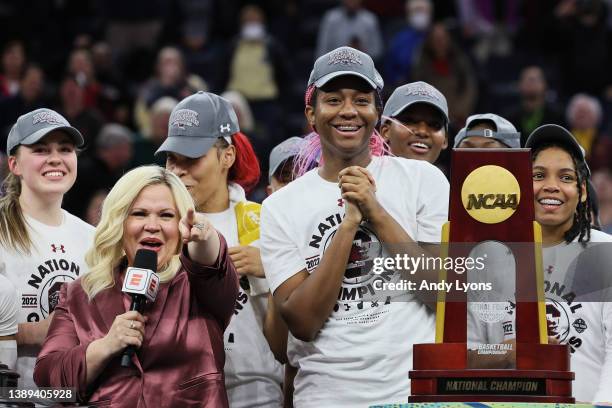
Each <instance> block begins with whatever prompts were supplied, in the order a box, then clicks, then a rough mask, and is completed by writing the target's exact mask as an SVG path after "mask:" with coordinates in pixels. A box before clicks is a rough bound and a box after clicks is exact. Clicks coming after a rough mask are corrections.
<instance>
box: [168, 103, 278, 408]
mask: <svg viewBox="0 0 612 408" xmlns="http://www.w3.org/2000/svg"><path fill="white" fill-rule="evenodd" d="M160 152H166V153H167V159H166V168H167V169H168V170H170V171H171V172H173V173H174V174H176V175H177V176H179V178H180V179H181V181H182V182H183V183H184V184H185V186H186V187H187V189H188V190H189V192H190V193H191V195H192V197H193V199H194V202H195V206H196V209H197V210H198V211H199V212H201V213H204V214H205V215H206V216H207V218H208V219H209V220H210V222H211V223H212V225H213V226H214V227H215V228H216V229H217V230H218V231H219V232H221V234H223V236H224V237H225V239H226V241H227V244H228V246H229V251H228V253H229V256H230V258H231V259H232V261H233V263H234V265H235V266H236V271H237V272H238V274H239V275H241V279H240V283H241V287H242V288H241V290H240V291H239V294H238V300H237V301H236V307H235V310H234V315H233V317H232V320H231V322H230V324H229V326H228V327H227V329H226V330H225V334H224V345H225V353H226V360H225V369H224V371H225V385H226V388H227V395H228V399H229V405H230V406H231V407H232V408H241V407H243V408H247V407H281V406H282V401H283V395H282V390H281V386H280V384H281V382H282V373H281V367H280V364H278V363H277V362H276V360H275V359H274V355H273V354H272V351H271V350H270V346H269V345H268V343H267V341H266V337H265V336H264V333H263V329H264V321H265V319H266V305H267V299H268V294H269V288H268V285H267V283H266V280H265V276H264V272H263V267H262V264H261V259H260V256H259V249H258V247H257V244H258V241H259V212H260V205H259V204H257V203H253V202H249V201H247V200H246V198H245V192H248V191H249V190H250V189H252V188H253V187H255V185H256V184H257V181H258V180H259V162H258V160H257V157H256V156H255V152H254V151H253V147H252V146H251V143H250V142H249V140H248V139H247V137H246V136H245V135H244V134H243V133H241V132H240V129H239V127H238V118H237V116H236V113H235V112H234V109H233V108H232V105H231V104H230V102H229V101H227V100H226V99H224V98H221V97H220V96H217V95H215V94H212V93H208V92H198V93H196V94H194V95H191V96H188V97H187V98H185V99H183V100H182V101H181V102H180V103H179V104H178V105H177V106H176V107H175V108H174V110H173V111H172V114H171V115H170V120H169V123H168V138H167V139H166V141H165V142H164V143H163V144H162V145H161V147H160V148H159V150H158V151H157V153H160ZM269 318H270V319H272V316H270V317H269ZM285 336H286V332H285Z"/></svg>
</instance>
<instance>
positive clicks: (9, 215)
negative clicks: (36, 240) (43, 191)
mask: <svg viewBox="0 0 612 408" xmlns="http://www.w3.org/2000/svg"><path fill="white" fill-rule="evenodd" d="M20 195H21V178H20V177H19V176H16V175H15V174H13V173H9V174H8V175H7V176H6V178H5V179H4V181H3V182H2V197H1V198H0V245H2V246H3V247H5V248H9V249H12V250H13V251H15V252H22V253H24V254H30V252H31V251H30V249H31V247H32V239H31V238H30V235H29V234H28V227H27V223H26V219H25V217H24V216H23V211H22V210H21V205H20V204H19V196H20Z"/></svg>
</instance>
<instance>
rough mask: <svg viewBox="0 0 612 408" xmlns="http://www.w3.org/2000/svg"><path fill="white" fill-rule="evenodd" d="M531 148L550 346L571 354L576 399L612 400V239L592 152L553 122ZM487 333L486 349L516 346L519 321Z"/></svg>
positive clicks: (510, 319) (530, 142) (536, 133)
mask: <svg viewBox="0 0 612 408" xmlns="http://www.w3.org/2000/svg"><path fill="white" fill-rule="evenodd" d="M525 147H527V148H531V158H532V168H533V170H532V175H533V193H534V206H535V219H536V221H537V222H538V223H539V224H540V225H541V227H542V244H543V250H542V257H543V262H542V265H543V270H544V294H545V296H546V318H547V326H548V337H549V341H552V342H556V343H561V344H567V345H568V346H569V348H570V351H571V366H572V367H571V368H572V371H574V372H575V374H576V378H575V380H574V382H573V385H572V394H573V396H574V397H575V398H576V401H581V402H604V401H608V402H610V401H612V390H611V388H610V384H611V383H612V325H611V324H610V322H612V303H611V302H609V300H610V296H609V293H607V292H606V290H607V288H609V287H610V286H609V285H610V279H609V278H608V276H609V271H610V267H611V266H612V263H611V262H610V261H611V258H610V255H609V254H610V252H611V251H610V248H612V247H610V245H611V243H612V236H610V235H608V234H605V233H603V232H601V231H598V230H596V229H593V228H592V227H591V222H592V220H591V208H590V202H591V201H590V197H589V192H588V189H587V180H588V178H589V177H590V170H589V167H588V165H587V163H586V160H585V156H584V150H583V149H582V147H581V146H580V145H579V144H578V142H577V141H576V139H575V138H574V136H573V135H572V134H571V133H570V132H569V131H568V130H566V129H565V128H563V127H561V126H558V125H552V124H549V125H542V126H540V127H538V128H537V129H536V130H534V131H533V132H532V133H531V135H530V136H529V138H528V139H527V141H526V143H525ZM602 289H603V292H600V291H601V290H602ZM602 296H603V298H602ZM486 333H487V334H486V337H488V338H487V340H486V341H484V343H500V342H502V341H503V342H507V343H514V341H515V338H516V328H515V326H514V318H513V316H509V317H508V321H504V324H503V327H502V325H501V323H500V324H495V325H489V327H488V328H487V331H486ZM511 356H513V354H509V355H508V357H511Z"/></svg>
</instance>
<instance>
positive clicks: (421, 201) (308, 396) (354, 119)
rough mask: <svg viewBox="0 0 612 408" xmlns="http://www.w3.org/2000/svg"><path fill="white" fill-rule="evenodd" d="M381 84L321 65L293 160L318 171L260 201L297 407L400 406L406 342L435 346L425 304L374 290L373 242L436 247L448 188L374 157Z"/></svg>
mask: <svg viewBox="0 0 612 408" xmlns="http://www.w3.org/2000/svg"><path fill="white" fill-rule="evenodd" d="M382 86H383V82H382V79H381V77H380V75H379V74H378V72H377V71H376V68H375V67H374V63H373V61H372V59H371V58H370V56H368V55H367V54H364V53H363V52H360V51H358V50H355V49H353V48H350V47H341V48H338V49H335V50H333V51H331V52H329V53H328V54H325V55H323V56H321V57H319V58H318V59H317V61H316V62H315V64H314V68H313V70H312V73H311V75H310V79H309V81H308V89H307V91H306V98H305V99H306V108H305V114H306V118H307V120H308V122H309V124H310V126H311V127H312V129H313V130H314V133H313V134H312V135H310V136H309V138H308V139H307V141H306V142H305V144H304V146H303V147H302V148H301V149H300V152H299V153H298V155H297V160H296V161H297V167H298V169H304V168H308V167H309V166H311V165H312V163H313V162H314V161H319V163H320V166H319V167H317V168H315V169H313V170H310V171H308V172H306V173H305V174H303V175H302V176H301V177H299V178H297V179H296V180H295V181H293V182H292V183H290V184H289V185H287V186H286V187H284V188H282V189H281V190H279V191H277V192H275V193H274V194H272V195H271V196H270V197H268V198H267V199H266V200H265V201H264V203H263V207H262V216H261V220H262V221H261V252H262V261H263V265H264V270H265V272H266V278H267V279H268V282H269V284H270V287H271V289H272V291H273V295H274V301H275V304H276V306H277V308H278V309H279V311H280V314H281V316H282V317H283V318H284V320H285V322H286V323H287V325H288V327H289V330H290V336H289V341H288V347H287V348H288V350H287V352H288V358H289V362H290V364H291V365H293V366H295V367H298V370H299V371H298V374H297V376H296V378H295V383H294V384H295V393H294V399H293V401H294V405H295V406H296V407H320V406H333V407H366V406H369V405H372V404H376V403H400V402H405V401H406V400H407V398H408V395H409V394H410V383H409V380H408V376H407V373H408V371H409V370H410V367H411V362H412V344H413V343H420V342H429V341H432V340H433V334H434V320H433V314H432V313H431V311H430V310H428V309H427V307H426V306H425V305H424V304H423V303H422V302H420V301H419V300H417V299H415V298H414V296H413V295H412V294H410V293H408V292H404V291H398V292H396V293H394V295H393V296H383V295H382V294H381V293H380V291H379V292H377V290H376V289H375V287H377V284H376V283H375V281H377V280H378V279H380V278H379V277H378V276H377V275H375V274H374V273H373V272H372V263H373V261H374V258H376V257H380V256H383V252H382V248H381V245H380V243H381V242H385V243H402V244H405V243H413V244H415V243H417V242H419V243H435V242H439V241H440V231H441V226H442V224H443V223H444V222H445V221H446V219H447V205H448V182H447V181H446V179H445V178H444V176H443V175H442V173H441V172H440V171H439V170H437V169H436V168H435V167H434V166H432V165H431V164H429V163H427V162H424V161H416V160H404V159H401V158H396V157H390V156H384V155H383V153H384V151H383V145H384V144H383V141H382V138H381V137H380V135H378V134H377V133H376V132H375V125H376V124H377V122H378V120H379V118H380V113H381V111H382V101H381V98H380V91H381V89H382ZM319 159H320V160H319ZM414 247H416V245H414ZM395 296H397V298H396V297H395ZM400 298H401V299H402V300H404V301H399V299H400Z"/></svg>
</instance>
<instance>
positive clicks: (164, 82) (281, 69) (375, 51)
mask: <svg viewBox="0 0 612 408" xmlns="http://www.w3.org/2000/svg"><path fill="white" fill-rule="evenodd" d="M0 26H1V27H2V30H1V33H0V47H1V55H0V134H1V135H2V143H4V144H3V145H5V144H6V136H7V134H8V131H9V129H10V127H11V125H12V124H13V123H14V122H15V120H16V119H17V117H18V116H19V115H21V114H23V113H25V112H28V111H31V110H33V109H36V108H39V107H49V108H52V109H55V110H57V111H58V112H60V113H61V114H62V115H64V116H65V117H66V118H67V119H68V121H69V122H70V123H71V124H72V125H73V126H75V127H77V128H78V129H79V130H80V131H81V132H82V133H83V135H84V137H85V139H86V148H85V149H84V151H83V152H82V153H81V155H80V157H79V165H78V166H79V175H78V178H77V183H76V184H75V186H74V187H73V189H72V190H71V191H70V192H69V194H68V195H67V196H66V199H65V203H64V206H65V208H66V209H67V210H68V211H70V212H72V213H73V214H75V215H77V216H79V217H81V218H83V219H85V220H86V221H88V222H90V223H92V224H94V225H95V224H96V223H97V219H96V217H97V213H98V209H99V205H100V203H101V202H102V200H103V199H104V197H105V194H106V191H108V190H109V189H110V187H112V186H113V185H114V183H115V181H116V180H117V179H118V178H119V177H120V176H121V175H122V174H124V172H125V171H126V170H128V169H130V168H132V167H135V166H138V165H142V164H148V163H152V162H155V161H157V162H158V163H159V164H163V160H164V158H163V157H161V158H154V157H153V153H154V152H155V150H156V149H157V147H158V146H159V145H160V144H161V143H162V141H163V140H164V138H165V137H166V133H167V125H168V118H169V115H170V112H171V111H172V109H173V107H174V106H175V105H176V103H177V102H178V101H179V100H181V99H182V98H184V97H185V96H187V95H190V94H192V93H193V92H195V91H198V90H207V91H210V92H214V93H217V94H220V95H223V96H224V97H226V98H227V99H228V100H230V101H231V102H232V104H233V105H234V107H235V109H236V112H237V113H238V116H239V121H240V126H241V130H242V131H243V132H244V133H245V134H247V135H248V136H249V138H250V139H251V141H252V143H253V145H254V147H255V149H256V152H257V154H258V156H259V159H260V162H261V167H262V174H264V175H265V174H267V169H266V167H267V162H268V154H269V152H270V150H271V148H272V147H274V146H275V145H276V144H278V143H279V142H280V141H282V140H284V139H286V138H288V137H290V136H295V135H302V134H306V133H308V132H309V131H310V130H309V129H308V128H307V126H306V123H305V120H304V113H303V111H304V91H305V88H306V82H307V80H308V75H309V70H310V67H312V63H313V61H314V60H315V59H316V57H318V56H320V55H321V54H324V53H326V52H328V51H330V50H332V49H334V48H336V47H338V46H341V45H350V46H352V47H355V48H358V49H361V50H363V51H365V52H367V53H368V54H369V55H371V56H372V58H373V59H374V60H375V62H376V65H377V67H378V69H379V71H380V72H381V74H382V76H383V78H384V81H385V96H388V95H390V94H391V92H392V91H393V89H395V87H397V86H399V85H402V84H404V83H406V82H411V81H416V80H423V81H426V82H428V83H430V84H432V85H434V86H435V87H436V88H438V89H439V90H440V91H441V92H442V93H443V94H444V95H445V96H446V98H447V100H448V103H449V111H450V120H451V123H450V129H449V138H450V139H451V140H449V144H450V145H451V146H452V137H454V135H455V134H456V132H457V130H458V129H459V128H461V127H462V126H463V125H464V122H465V119H466V118H467V117H468V116H469V115H471V114H473V113H482V112H494V113H497V114H500V115H502V116H504V117H506V118H508V119H509V120H510V121H511V122H512V123H513V124H514V125H515V126H516V128H517V129H519V131H520V132H521V134H522V141H523V142H524V141H525V139H526V137H527V136H528V135H529V133H530V132H531V131H532V130H534V129H535V128H536V127H538V126H539V125H540V124H543V123H557V124H561V125H563V126H565V127H567V128H568V129H570V130H571V131H572V133H573V134H574V135H575V136H576V138H577V139H578V140H579V142H580V143H581V144H582V146H584V147H585V149H586V151H587V157H588V161H589V164H590V166H591V168H592V170H593V171H594V174H593V182H594V184H595V186H596V188H597V190H598V193H599V200H600V211H601V213H600V215H601V219H602V224H603V225H606V226H607V228H608V229H609V228H610V227H611V226H612V160H611V157H612V154H611V153H612V0H537V1H528V0H454V1H449V0H437V1H431V0H407V1H406V0H363V1H361V0H268V1H259V2H253V1H238V0H128V1H121V0H36V1H34V2H27V1H14V0H0ZM2 150H4V149H2ZM449 157H450V152H449V149H447V150H446V151H445V152H443V155H442V157H441V159H440V161H439V163H440V167H441V168H442V169H443V170H446V169H447V167H448V164H449ZM3 162H6V160H5V157H3ZM262 178H263V180H262V181H261V187H260V188H258V189H257V190H255V192H254V193H253V196H252V197H251V198H252V199H254V200H257V201H261V200H262V199H263V198H264V196H265V194H264V188H263V187H264V186H265V184H266V183H267V180H265V177H262Z"/></svg>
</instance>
